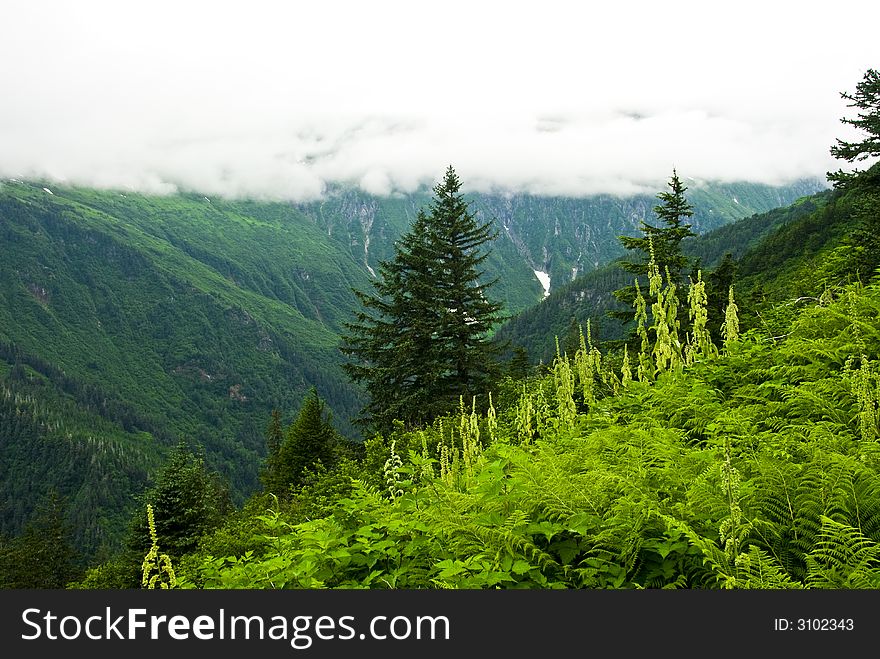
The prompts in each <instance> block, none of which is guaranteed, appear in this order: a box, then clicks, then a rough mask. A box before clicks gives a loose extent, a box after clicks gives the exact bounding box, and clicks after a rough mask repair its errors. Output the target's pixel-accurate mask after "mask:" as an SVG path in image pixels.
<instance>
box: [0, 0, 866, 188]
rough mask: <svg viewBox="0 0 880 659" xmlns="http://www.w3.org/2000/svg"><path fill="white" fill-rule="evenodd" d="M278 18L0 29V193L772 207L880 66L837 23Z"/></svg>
mask: <svg viewBox="0 0 880 659" xmlns="http://www.w3.org/2000/svg"><path fill="white" fill-rule="evenodd" d="M286 4H287V3H269V2H261V1H255V2H253V3H248V4H247V5H237V4H226V3H222V2H221V3H211V4H205V5H200V4H199V3H186V7H185V8H184V9H181V8H179V7H176V6H175V5H174V4H172V3H165V2H151V3H143V4H142V5H140V6H138V5H137V3H126V5H125V7H124V8H123V7H121V6H120V5H119V4H118V3H105V2H90V1H85V2H83V3H64V2H54V3H53V2H33V3H20V6H16V7H14V8H11V9H7V10H6V11H5V13H6V14H7V15H6V17H5V21H4V22H5V23H6V24H7V25H8V26H12V25H15V26H17V30H12V31H10V35H9V38H8V39H6V40H4V41H3V42H2V43H0V61H3V62H4V64H5V65H4V66H3V67H2V69H0V88H2V89H3V90H4V101H3V103H0V176H5V177H18V178H22V177H28V178H44V179H50V180H55V181H61V182H70V183H76V184H83V185H91V186H96V187H106V188H121V189H137V190H142V191H146V192H153V193H169V192H173V191H175V190H181V189H187V190H196V191H200V192H203V193H205V194H210V195H222V196H227V197H242V196H249V197H257V198H264V199H290V200H311V199H316V198H318V197H320V196H321V195H322V194H324V192H325V191H326V189H327V187H328V186H329V185H333V184H337V183H343V184H349V185H356V186H359V187H361V188H362V189H364V190H365V191H367V192H371V193H374V194H379V195H386V194H391V193H393V192H398V191H399V192H409V191H412V190H414V189H416V188H418V187H419V186H422V185H425V184H430V183H432V182H433V181H435V180H436V179H437V178H438V177H439V176H440V175H441V174H442V172H443V171H444V169H445V167H446V166H447V165H448V164H452V165H454V166H455V167H456V170H457V171H458V172H459V174H460V176H461V178H462V179H463V181H464V182H465V184H466V186H467V187H468V189H470V190H484V191H485V190H495V191H499V190H506V191H527V192H531V193H535V194H546V195H572V196H579V195H588V194H595V193H601V192H605V193H612V194H618V195H629V194H634V193H637V192H654V191H655V190H656V189H657V186H658V185H662V183H663V181H665V180H666V179H667V178H668V176H669V174H670V173H671V170H672V168H673V167H676V168H677V169H678V171H679V172H680V173H682V174H684V175H687V176H691V177H694V178H698V179H712V180H720V181H733V180H748V181H757V182H764V183H771V184H779V183H785V182H788V181H791V180H794V179H797V178H801V177H824V175H825V173H826V172H827V171H829V170H832V169H837V168H838V167H839V166H840V163H838V162H835V161H834V160H833V159H832V158H831V156H830V155H829V152H828V149H829V147H830V146H831V145H832V144H833V143H834V140H835V138H837V137H847V136H849V135H851V134H850V133H848V132H847V130H846V127H845V126H843V125H842V124H841V123H840V121H839V120H840V118H841V117H842V116H843V115H844V114H846V113H847V108H846V106H845V104H844V103H843V101H842V100H841V99H840V96H839V92H841V91H845V90H853V89H854V87H855V84H856V83H857V82H858V81H859V80H860V79H861V76H862V74H863V73H864V71H865V70H866V69H867V68H869V67H872V66H873V67H876V66H877V65H878V63H877V62H876V61H869V59H868V57H869V55H871V56H873V53H869V52H868V50H870V48H869V46H870V45H871V44H873V41H872V38H871V36H870V34H869V33H870V29H869V27H870V26H869V24H870V23H871V22H870V21H857V22H855V23H852V24H851V22H850V20H849V19H848V18H847V12H848V11H852V12H855V11H856V7H857V6H858V5H857V4H854V5H853V7H849V4H850V3H848V2H845V1H844V2H841V3H838V4H836V5H835V7H834V14H833V15H815V14H810V13H809V12H807V11H806V10H804V9H802V8H799V7H798V6H796V5H792V6H791V7H788V8H786V7H784V6H783V7H782V8H779V7H775V6H774V7H768V6H765V5H766V3H764V4H762V5H758V3H749V2H747V3H745V4H744V5H738V9H737V12H736V13H733V12H732V10H729V9H728V10H724V11H722V10H721V9H714V8H712V9H710V8H708V7H707V5H706V3H690V2H683V3H681V4H682V7H681V8H680V9H681V11H679V12H678V13H677V12H675V11H668V12H667V9H668V8H666V9H664V11H663V12H660V11H659V9H657V8H655V7H654V6H653V3H644V4H642V3H636V5H635V7H630V8H628V9H627V10H626V11H624V9H605V10H603V13H597V12H595V11H591V10H588V9H586V8H584V7H582V6H581V5H583V4H586V3H569V2H552V1H551V2H548V3H542V4H541V5H540V6H539V7H537V8H536V7H534V5H531V4H530V5H521V4H519V3H515V2H514V3H505V4H498V5H492V4H491V3H488V4H489V7H483V8H481V9H479V10H477V9H474V8H472V7H470V6H469V5H467V3H464V2H452V3H450V4H448V5H445V7H446V8H447V12H448V15H447V14H438V13H436V12H435V11H434V10H432V13H430V14H429V13H428V12H422V11H421V10H419V9H418V8H416V7H413V6H412V5H413V4H417V3H398V2H391V1H388V2H379V3H378V4H375V5H374V4H372V3H364V4H365V6H364V7H361V6H359V5H356V4H354V3H344V2H331V3H329V4H328V3H321V5H322V8H316V9H311V10H309V13H303V11H302V10H296V9H293V8H286V9H282V7H284V6H285V5H286ZM367 4H369V7H367V6H366V5H367ZM751 4H754V7H751ZM781 4H783V5H784V4H785V3H781ZM750 7H751V9H753V10H757V9H759V8H760V9H761V12H759V13H757V14H755V13H753V12H752V11H750ZM538 12H540V13H538ZM716 12H717V13H716ZM853 15H855V14H853ZM669 16H672V17H673V20H672V21H670V20H669ZM836 23H840V25H836ZM844 25H845V26H846V27H845V29H844V27H843V26H844ZM860 31H863V32H865V34H864V35H862V36H860V34H859V32H860ZM833 39H839V43H836V44H835V43H834V42H833ZM817 40H818V41H820V42H821V43H823V48H822V49H816V48H815V47H814V44H815V43H817Z"/></svg>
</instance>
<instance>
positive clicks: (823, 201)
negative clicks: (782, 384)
mask: <svg viewBox="0 0 880 659" xmlns="http://www.w3.org/2000/svg"><path fill="white" fill-rule="evenodd" d="M851 196H852V195H846V194H842V193H840V192H838V191H832V190H823V191H821V192H818V193H816V194H812V195H807V196H804V197H801V198H799V199H797V200H795V202H794V203H792V204H790V205H787V206H784V207H780V208H775V209H773V210H771V211H768V212H766V213H756V214H754V215H752V216H750V217H747V218H744V219H741V220H739V221H737V222H735V223H732V224H728V225H725V226H722V227H719V228H717V229H714V230H712V231H709V232H707V233H704V234H701V235H698V236H696V237H694V238H691V239H688V240H686V241H684V242H683V243H682V247H683V251H684V252H685V254H686V255H687V256H688V257H689V258H691V259H692V260H693V261H694V262H696V263H698V264H699V267H701V269H702V270H703V275H704V276H705V275H706V274H707V273H708V272H709V271H711V270H712V269H713V268H714V267H716V266H717V265H718V264H719V262H720V261H721V260H722V258H723V257H724V256H725V254H730V255H731V256H732V257H733V258H734V259H735V262H736V273H737V274H736V280H735V289H736V295H737V297H738V298H740V299H747V300H748V304H745V305H743V307H744V309H745V310H746V311H744V313H743V317H742V319H741V322H742V323H743V326H744V327H753V326H755V325H756V324H758V323H761V322H766V321H767V317H766V316H761V314H762V313H765V314H766V313H767V310H769V309H773V308H776V307H777V306H778V305H779V303H780V302H782V301H784V300H785V299H786V298H797V297H799V296H802V295H808V296H815V295H819V294H820V293H821V291H822V288H823V286H825V285H826V284H840V283H842V280H841V281H839V279H840V277H836V276H835V272H834V271H833V270H832V269H830V268H831V265H829V264H832V263H833V260H831V259H830V252H832V251H833V250H834V249H836V248H837V247H838V246H839V245H840V244H841V242H842V240H843V237H844V236H845V235H847V234H848V233H849V232H850V231H851V230H852V228H853V219H852V203H853V202H852V199H851ZM841 270H846V268H841ZM631 283H632V275H631V274H629V273H627V272H626V271H624V270H623V269H622V268H620V267H618V265H617V263H616V262H614V261H612V262H610V263H607V264H606V265H604V266H602V267H600V268H597V269H596V270H594V271H592V272H589V273H587V274H586V275H583V276H581V277H578V278H577V279H576V280H575V281H573V282H570V283H569V284H567V285H566V286H564V287H562V288H560V289H558V290H556V291H554V292H553V293H551V294H550V295H549V296H548V297H547V299H545V300H544V301H542V302H541V303H539V304H536V305H533V306H532V307H530V308H529V309H527V310H525V311H523V312H522V313H520V314H519V315H518V316H516V317H515V318H513V319H511V320H510V321H508V322H507V323H506V324H505V325H503V326H502V327H501V328H499V330H498V332H497V334H496V337H497V339H498V340H499V341H503V342H509V343H510V345H511V346H521V347H523V348H525V349H526V351H527V353H528V354H529V355H530V357H531V359H532V360H533V361H535V362H537V361H543V362H545V363H549V362H551V361H552V359H553V357H554V356H555V353H556V338H557V337H558V338H559V340H560V341H561V342H562V343H563V344H565V343H566V342H568V343H569V344H570V343H572V334H573V333H574V334H575V335H576V333H577V331H578V327H579V326H581V327H583V326H585V325H586V323H587V321H588V320H589V321H590V325H591V328H592V332H593V337H594V338H597V339H599V340H600V341H609V340H610V341H616V340H620V339H622V338H623V337H624V335H625V332H624V328H623V326H622V325H621V324H620V323H619V322H618V321H617V320H615V319H613V318H611V317H609V315H608V312H610V311H616V310H621V309H622V308H623V307H622V306H621V305H620V303H619V302H617V300H616V299H615V298H614V296H613V292H614V291H615V290H617V289H620V288H623V287H624V286H627V285H630V284H631ZM790 321H791V316H790V314H789V315H786V317H785V318H784V319H780V320H779V324H780V325H781V326H784V325H785V324H786V323H788V322H790Z"/></svg>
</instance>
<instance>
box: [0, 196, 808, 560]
mask: <svg viewBox="0 0 880 659" xmlns="http://www.w3.org/2000/svg"><path fill="white" fill-rule="evenodd" d="M815 186H816V183H815V182H810V181H803V182H798V183H795V184H792V185H791V186H787V187H782V188H773V187H770V186H759V185H750V184H742V185H724V186H722V185H717V184H716V185H712V184H706V185H705V186H702V187H701V188H700V191H699V192H698V193H697V194H698V195H702V197H699V199H698V215H699V221H700V223H701V226H706V227H709V226H714V225H716V224H718V223H724V222H729V221H732V220H734V219H736V218H737V217H740V216H742V215H743V214H746V213H747V212H749V210H755V209H761V208H769V207H772V206H774V205H775V204H778V203H784V201H786V200H789V199H791V198H794V197H795V196H796V195H798V194H800V193H801V192H802V191H803V190H805V189H813V188H815ZM427 198H428V196H427V193H424V194H422V193H418V194H414V195H412V196H410V197H406V198H404V197H386V198H382V197H374V196H371V195H366V194H363V193H359V192H353V191H351V190H342V189H335V190H331V191H330V194H328V196H327V198H326V199H325V200H324V201H322V202H315V203H304V204H290V203H281V202H261V201H252V200H224V199H218V198H208V197H206V196H203V195H200V194H184V195H174V196H166V197H158V196H148V195H142V194H137V193H133V192H130V191H98V190H91V189H85V188H78V187H70V186H61V185H58V184H54V183H48V182H35V181H31V182H28V181H21V180H7V181H4V182H3V183H2V184H0V247H2V254H3V258H2V260H0V386H2V400H0V428H2V437H3V441H4V448H3V450H4V460H3V462H2V464H0V493H2V499H0V500H2V505H0V533H2V534H6V535H9V536H16V535H19V534H20V533H21V532H22V531H23V529H24V528H25V526H26V525H27V524H28V522H29V521H31V520H33V518H34V514H35V511H36V510H37V508H38V507H39V506H40V504H41V502H44V501H47V500H48V497H50V495H51V494H52V492H53V491H54V492H58V493H60V494H61V495H63V496H64V497H66V498H67V500H68V503H69V511H70V513H69V514H70V521H71V523H72V525H73V528H74V535H75V544H76V546H77V547H78V548H79V549H80V550H81V554H82V555H83V556H93V555H94V554H95V553H96V552H101V551H113V550H114V549H115V548H118V546H119V543H120V542H121V539H122V536H123V535H124V529H125V525H126V523H127V520H128V518H129V515H130V513H131V511H132V509H133V506H134V505H135V498H136V497H137V496H139V495H140V494H141V493H143V492H144V491H145V489H146V488H147V487H148V486H150V485H151V484H152V483H153V482H154V479H155V478H156V476H157V470H158V469H159V467H160V466H161V465H162V464H163V463H164V461H165V460H166V459H167V458H168V455H169V451H170V450H171V448H172V447H173V446H175V445H176V443H177V441H178V440H180V439H185V440H186V441H187V442H189V443H190V444H191V445H192V446H194V447H195V446H200V447H202V448H203V450H204V452H205V455H204V457H205V460H206V463H207V464H208V465H209V466H210V468H212V469H214V470H216V471H217V472H218V473H219V474H220V475H221V476H222V477H223V478H224V479H226V480H227V481H228V483H229V487H230V490H231V492H232V494H233V497H234V499H235V500H236V501H238V502H239V503H240V502H242V501H243V500H244V499H245V498H246V497H247V496H249V495H250V494H251V493H252V492H254V491H255V490H256V489H258V488H259V480H258V473H259V469H260V464H261V462H262V460H263V459H264V458H265V455H266V446H265V439H264V430H265V426H266V423H267V419H268V418H269V415H270V413H271V411H272V410H273V409H278V410H280V411H282V413H283V416H284V418H285V421H289V420H290V419H291V418H292V415H293V414H294V413H295V410H296V408H297V405H298V404H299V402H300V400H301V399H302V397H303V396H304V395H305V393H306V391H307V390H308V389H309V388H310V387H312V386H314V387H316V388H317V390H318V391H319V392H320V395H321V397H322V399H323V400H325V401H326V402H327V405H328V409H329V410H330V411H332V414H333V420H334V424H335V427H336V428H337V429H338V430H339V431H340V432H342V433H343V434H344V435H346V436H347V437H349V438H358V437H359V435H360V430H359V429H357V428H355V427H354V425H353V424H352V420H353V419H354V418H355V417H356V416H357V414H358V410H359V409H360V407H361V406H362V404H363V401H364V397H363V393H362V392H361V391H360V389H359V388H358V387H356V386H354V385H353V384H352V383H351V382H350V381H349V380H348V378H347V377H346V376H345V374H344V373H343V371H342V369H341V365H340V364H341V361H342V360H341V356H340V353H339V344H340V333H341V332H342V330H343V327H344V324H345V323H346V322H347V321H349V320H351V319H352V317H353V310H354V308H355V306H356V298H355V295H354V292H353V290H355V289H356V290H366V289H368V288H369V285H370V284H369V282H370V281H371V280H372V279H373V277H374V275H375V272H376V270H377V269H378V268H379V261H380V260H381V259H384V258H389V257H390V256H391V254H393V251H394V242H395V240H396V239H397V238H398V237H399V236H400V235H401V234H402V233H403V232H404V230H405V229H406V228H407V226H408V225H409V223H410V221H411V220H412V219H413V218H414V217H415V215H416V213H417V212H418V208H419V207H420V205H421V204H423V203H424V202H425V201H426V200H427ZM734 198H736V201H733V199H734ZM469 199H470V200H471V201H472V203H473V205H474V209H475V212H476V213H477V215H478V216H479V217H480V218H482V220H483V221H489V222H491V223H492V225H493V226H494V227H495V229H496V230H497V231H498V234H499V235H498V239H497V240H495V242H494V249H493V250H492V253H491V255H490V259H489V261H488V262H487V264H486V266H487V268H486V269H487V271H488V275H487V277H492V276H494V277H496V278H497V280H498V282H497V284H496V285H495V287H494V294H495V295H497V297H498V299H499V301H500V302H501V304H502V305H503V308H504V313H506V314H510V315H512V314H515V313H516V312H518V311H519V310H521V309H524V308H526V307H527V306H529V305H530V304H533V303H534V302H537V301H538V300H540V299H541V298H542V296H543V292H544V291H543V289H542V285H541V283H540V281H539V279H538V278H537V277H536V275H535V270H540V271H544V270H546V271H547V272H548V273H549V274H550V277H551V280H550V281H551V287H555V286H557V285H558V284H557V282H559V281H560V280H563V281H564V280H565V279H566V278H568V277H570V276H571V273H572V272H575V271H580V270H583V269H587V268H591V267H593V266H594V265H595V264H597V263H601V262H602V261H603V260H604V259H606V258H608V256H609V255H610V254H613V253H614V252H615V250H618V249H619V246H618V245H617V243H616V238H615V232H616V231H619V230H623V228H625V227H632V226H634V225H635V224H636V223H637V222H638V221H639V219H640V218H641V217H642V216H643V215H644V213H645V212H646V209H647V207H648V205H649V201H648V200H649V199H650V196H649V195H646V196H644V197H643V198H642V197H636V198H632V199H625V200H624V199H614V198H611V197H598V198H584V199H563V198H556V199H551V198H540V197H530V196H527V195H513V196H511V195H507V196H505V195H482V196H480V195H472V196H469Z"/></svg>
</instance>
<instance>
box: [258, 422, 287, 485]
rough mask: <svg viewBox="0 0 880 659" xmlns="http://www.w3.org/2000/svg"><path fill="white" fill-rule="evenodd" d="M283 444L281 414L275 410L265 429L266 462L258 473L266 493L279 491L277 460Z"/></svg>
mask: <svg viewBox="0 0 880 659" xmlns="http://www.w3.org/2000/svg"><path fill="white" fill-rule="evenodd" d="M283 443H284V428H283V427H282V425H281V412H280V411H279V410H277V409H274V410H272V416H271V417H270V419H269V425H268V427H267V428H266V448H267V455H266V462H265V464H264V465H263V470H262V471H261V473H260V480H261V481H263V489H265V490H266V491H267V492H276V491H278V489H279V485H280V484H279V483H278V482H277V479H278V477H279V475H280V471H279V460H280V456H279V454H280V452H281V445H282V444H283Z"/></svg>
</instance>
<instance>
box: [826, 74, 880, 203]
mask: <svg viewBox="0 0 880 659" xmlns="http://www.w3.org/2000/svg"><path fill="white" fill-rule="evenodd" d="M840 96H841V98H843V99H845V100H847V101H849V103H848V104H847V107H851V108H856V110H857V114H856V118H854V119H847V118H846V117H844V118H842V119H841V122H842V123H845V124H849V125H850V126H853V127H855V128H857V129H858V130H859V131H861V132H862V133H863V134H864V138H863V139H862V140H861V141H860V142H847V141H844V140H841V139H838V140H837V143H836V144H835V145H834V146H832V147H831V155H832V156H834V157H835V158H838V159H841V160H845V161H847V162H860V161H863V160H866V159H868V158H876V157H877V156H880V72H878V71H876V70H875V69H868V70H867V71H866V72H865V75H864V77H863V78H862V80H861V81H860V82H859V83H858V84H856V91H855V93H852V94H850V93H848V92H841V93H840ZM859 174H861V172H860V171H859V170H855V171H854V172H851V173H845V172H843V171H842V170H838V171H837V172H834V173H829V174H828V179H829V180H831V181H833V182H834V183H835V185H836V186H838V187H840V186H844V185H846V184H847V183H849V182H851V181H853V180H854V179H856V178H857V177H858V176H859Z"/></svg>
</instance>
